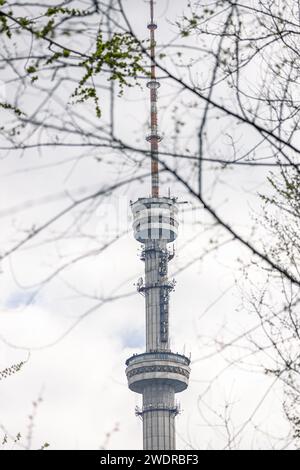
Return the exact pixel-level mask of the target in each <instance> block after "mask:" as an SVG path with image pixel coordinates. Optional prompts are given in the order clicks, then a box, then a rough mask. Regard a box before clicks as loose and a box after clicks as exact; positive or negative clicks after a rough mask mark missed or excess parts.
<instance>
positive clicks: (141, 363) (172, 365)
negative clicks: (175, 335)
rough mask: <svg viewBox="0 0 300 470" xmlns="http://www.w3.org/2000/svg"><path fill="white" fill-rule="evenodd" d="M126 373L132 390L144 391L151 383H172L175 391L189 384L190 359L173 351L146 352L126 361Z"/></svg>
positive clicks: (180, 390) (181, 389) (183, 388)
mask: <svg viewBox="0 0 300 470" xmlns="http://www.w3.org/2000/svg"><path fill="white" fill-rule="evenodd" d="M126 365H127V369H126V375H127V380H128V386H129V388H130V390H132V391H133V392H136V393H143V392H144V389H145V387H147V386H148V385H149V384H151V383H164V384H168V385H171V386H172V387H173V389H174V392H175V393H178V392H182V391H183V390H185V389H186V388H187V386H188V381H189V376H190V367H189V365H190V359H189V358H188V357H186V356H183V355H181V354H174V353H172V352H159V351H158V352H146V353H143V354H136V355H134V356H131V357H130V358H129V359H127V361H126Z"/></svg>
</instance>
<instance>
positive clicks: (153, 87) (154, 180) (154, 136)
mask: <svg viewBox="0 0 300 470" xmlns="http://www.w3.org/2000/svg"><path fill="white" fill-rule="evenodd" d="M148 29H149V30H150V55H151V80H150V81H149V82H148V83H147V87H148V88H149V89H150V103H151V132H150V135H148V136H147V138H146V140H147V141H148V142H150V144H151V193H152V197H159V175H158V143H159V142H160V141H161V137H160V136H159V134H158V127H157V89H158V88H159V87H160V84H159V83H158V81H157V79H156V64H155V46H156V43H155V30H156V29H157V24H156V23H155V22H154V0H150V23H149V24H148Z"/></svg>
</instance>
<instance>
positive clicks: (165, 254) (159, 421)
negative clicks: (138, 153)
mask: <svg viewBox="0 0 300 470" xmlns="http://www.w3.org/2000/svg"><path fill="white" fill-rule="evenodd" d="M150 16H151V19H150V23H149V24H148V28H149V30H150V51H151V80H150V81H149V82H148V84H147V86H148V88H149V89H150V101H151V132H150V134H149V135H148V136H147V141H148V142H150V144H151V197H145V198H139V199H138V200H137V201H136V202H134V203H132V204H131V209H132V213H133V229H134V236H135V238H136V240H137V241H138V242H140V243H141V244H142V245H143V251H142V256H141V259H142V260H143V261H144V262H145V280H143V279H142V278H140V279H139V281H138V284H137V290H138V291H139V292H140V293H141V294H142V295H143V296H144V297H145V309H146V351H145V352H144V353H142V354H135V355H133V356H131V357H130V358H129V359H128V360H127V361H126V366H127V368H126V375H127V380H128V386H129V388H130V390H132V391H134V392H136V393H139V394H141V395H142V396H143V405H142V408H141V409H137V410H136V414H137V415H139V416H140V417H141V418H142V420H143V447H144V449H146V450H174V449H175V448H176V443H175V417H176V415H177V414H178V412H179V410H178V406H177V405H176V403H175V394H176V393H179V392H182V391H183V390H185V389H186V388H187V386H188V381H189V375H190V368H189V365H190V359H189V358H187V357H185V356H184V355H181V354H177V353H176V354H175V353H173V352H171V349H170V335H169V296H170V293H171V292H172V290H173V289H174V282H170V281H169V279H168V262H169V261H170V260H171V259H172V258H173V256H174V252H170V251H169V249H168V244H169V243H171V242H173V241H174V240H175V239H176V237H177V229H178V221H177V213H178V208H177V205H176V199H175V198H171V197H162V196H160V194H159V173H158V144H159V142H160V140H161V137H160V136H159V134H158V127H157V126H158V125H157V89H158V88H159V83H158V82H157V80H156V70H155V69H156V67H155V30H156V28H157V25H156V24H155V23H154V2H153V0H150Z"/></svg>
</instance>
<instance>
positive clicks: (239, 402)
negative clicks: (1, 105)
mask: <svg viewBox="0 0 300 470" xmlns="http://www.w3.org/2000/svg"><path fill="white" fill-rule="evenodd" d="M183 3H186V2H182V1H180V0H172V1H167V0H160V1H158V2H157V4H158V5H157V12H158V13H157V19H158V24H159V31H158V42H159V43H164V42H167V41H168V40H170V39H172V38H173V37H174V36H175V34H176V27H175V25H174V24H172V21H174V20H175V19H176V18H178V16H179V15H181V13H182V11H183V6H182V4H183ZM124 5H125V7H126V11H127V13H128V16H129V18H130V19H131V21H132V24H133V26H134V28H135V31H136V32H137V33H138V34H139V37H141V38H145V37H147V29H146V24H147V21H148V9H147V4H146V3H145V2H143V1H142V0H128V1H124ZM201 67H204V65H203V64H202V65H201V64H200V65H199V68H200V71H199V73H201ZM183 73H184V72H183ZM3 82H4V85H3V87H2V88H1V90H4V93H5V94H6V95H7V94H9V93H10V90H11V87H13V86H14V85H13V84H7V85H5V80H3ZM160 97H161V98H160V108H161V112H160V117H161V119H160V125H161V129H162V131H163V133H164V134H165V140H164V146H165V148H171V145H172V144H171V141H170V140H168V139H169V137H168V131H170V129H171V127H172V122H171V113H172V108H173V107H174V105H175V103H174V95H173V94H172V84H168V83H165V82H164V80H162V87H161V89H160ZM61 98H62V99H65V101H67V98H68V97H67V96H61ZM177 99H178V106H179V107H180V106H181V104H182V102H181V97H180V96H178V97H177ZM33 103H34V100H33ZM24 105H25V106H26V107H27V109H30V106H32V103H31V102H30V98H29V97H27V98H24ZM82 109H84V108H82ZM103 110H104V115H103V119H104V120H105V119H106V118H107V113H108V109H107V103H106V102H105V100H104V102H103ZM1 112H2V111H1V110H0V113H1ZM0 116H1V115H0ZM3 116H5V115H4V114H3ZM83 118H84V116H83ZM147 119H148V93H147V89H146V88H145V87H142V88H141V89H139V88H136V89H131V90H125V92H124V96H123V97H120V98H118V99H117V113H116V126H118V132H119V133H120V135H121V136H122V137H125V138H126V140H127V141H128V142H131V143H133V144H136V143H140V144H141V142H143V138H144V132H145V131H146V127H145V123H146V122H147ZM185 123H186V125H185V129H186V130H185V133H184V136H183V137H182V139H184V138H185V139H186V145H189V146H190V147H191V148H192V149H194V147H195V145H196V142H195V140H194V137H195V136H194V135H193V132H194V121H192V120H191V122H189V117H187V116H185ZM221 125H222V124H220V126H221ZM215 132H216V134H218V132H220V129H219V130H218V129H216V131H215ZM249 139H251V135H250V133H249ZM101 152H104V151H103V150H100V151H98V155H99V157H101ZM79 153H80V151H79V150H78V149H77V150H76V149H72V148H67V149H66V148H63V149H62V148H59V147H57V148H53V147H52V148H51V149H49V150H45V151H43V154H42V155H41V154H39V152H38V151H36V150H32V151H26V153H25V156H24V157H22V158H20V154H17V152H11V153H10V155H9V156H7V155H6V154H5V155H4V154H3V156H2V158H1V160H0V215H1V218H0V241H1V244H2V248H1V251H2V250H5V249H7V247H9V246H11V245H12V244H13V243H14V242H15V241H16V240H17V239H18V237H20V236H21V235H22V231H25V230H27V229H28V228H30V227H31V226H33V225H34V224H37V225H38V224H39V223H41V222H42V221H43V220H46V219H47V218H49V217H51V216H52V215H53V214H55V213H56V212H57V211H58V210H60V209H62V208H64V207H66V204H68V203H69V199H68V198H65V197H64V198H58V199H57V200H55V201H53V202H47V203H45V201H44V202H41V203H38V201H41V199H43V198H44V197H45V196H48V195H53V194H55V195H59V194H60V192H61V191H64V190H65V189H68V190H69V191H72V190H75V189H76V188H85V189H86V191H87V192H88V193H89V192H90V190H92V191H93V190H95V188H97V187H98V186H99V185H101V184H108V182H109V183H113V182H114V181H117V180H118V178H119V174H120V169H121V165H119V166H117V167H114V166H109V165H108V166H107V167H106V170H105V171H101V172H100V171H99V164H98V163H97V162H96V161H95V159H94V158H89V154H88V151H87V152H86V153H85V154H84V153H83V152H81V153H82V154H83V155H82V158H81V159H80V160H77V161H76V164H75V165H74V161H70V162H69V163H64V164H63V165H60V166H53V167H50V168H49V167H47V168H43V166H44V165H47V164H49V163H50V162H51V164H53V163H61V162H63V160H66V159H71V158H73V157H77V156H78V155H79ZM32 167H34V168H35V170H32V171H28V168H32ZM36 167H39V168H38V169H36ZM146 167H147V164H145V168H146ZM266 174H267V173H266V171H265V170H264V171H262V170H261V169H258V168H251V167H235V168H234V169H231V170H227V171H226V172H223V173H221V174H220V176H219V181H218V184H213V183H215V180H214V177H213V174H212V171H211V169H210V167H209V166H207V167H206V171H205V174H204V176H205V178H204V188H205V191H206V194H207V197H209V198H210V199H211V200H213V201H214V204H215V207H218V208H219V210H222V215H223V217H225V218H226V219H227V220H229V221H230V222H232V223H235V226H236V227H238V228H239V230H240V231H241V232H242V233H250V228H249V227H250V225H251V223H252V222H251V221H253V220H254V217H255V216H256V215H257V214H258V213H259V210H260V202H259V199H258V197H257V192H258V191H263V190H265V191H268V188H267V187H266V186H265V177H266ZM167 191H168V188H167V187H164V188H163V191H162V192H163V193H165V194H167ZM148 192H149V182H148V181H145V182H144V184H140V183H132V184H131V185H130V187H129V188H128V187H126V188H123V189H122V188H121V189H120V190H118V191H117V192H116V193H114V195H113V196H112V197H111V198H104V199H103V200H102V201H101V203H100V204H99V205H98V207H97V208H96V211H95V213H94V216H93V218H88V217H86V226H87V227H88V230H89V232H93V233H94V234H97V237H98V242H99V241H101V243H103V244H104V243H106V242H107V241H109V240H111V239H112V238H113V237H114V235H115V233H120V232H123V231H125V232H126V233H124V234H123V235H122V236H121V238H120V239H119V240H117V241H115V242H114V243H113V244H112V246H110V247H109V248H108V249H107V250H105V251H104V252H103V253H101V254H100V255H98V256H91V257H88V258H87V259H85V260H84V261H82V262H81V263H78V264H77V265H76V266H73V267H72V269H68V270H66V272H64V273H63V274H62V275H59V276H57V278H56V279H54V280H53V281H52V282H50V283H48V284H47V285H46V286H45V287H44V288H42V289H41V290H39V292H38V293H37V292H36V290H37V288H36V286H37V283H39V282H40V280H41V279H43V278H47V276H49V273H51V272H52V271H53V269H55V268H57V267H58V266H59V265H60V264H61V262H62V259H63V258H62V256H67V255H68V254H69V255H72V254H74V255H76V254H78V255H80V254H81V253H83V252H84V251H85V250H91V249H93V247H94V244H93V241H90V240H88V239H82V238H80V237H78V238H76V237H75V236H68V235H66V236H65V237H64V238H63V239H62V240H60V241H59V242H57V243H55V242H54V243H53V242H51V243H47V236H45V237H44V238H43V237H42V238H41V240H36V242H35V243H34V244H32V245H31V247H30V249H29V248H28V249H26V248H25V247H24V249H23V250H22V251H20V252H18V253H16V254H15V255H13V256H12V257H11V258H10V259H9V260H6V261H5V262H3V264H2V266H1V270H2V271H1V274H0V337H1V342H0V369H1V370H2V369H5V368H6V367H8V366H10V365H11V364H14V363H16V362H20V361H24V360H26V359H28V362H27V363H26V364H25V365H24V367H23V368H22V370H21V371H20V372H18V373H17V374H15V375H14V376H11V377H9V378H8V379H7V380H2V381H1V382H0V424H1V425H3V426H4V427H5V428H6V429H7V430H8V431H9V432H10V433H11V434H12V435H16V434H17V433H18V432H20V433H21V434H22V436H23V439H24V441H26V435H27V433H28V422H29V421H28V416H29V415H30V414H31V412H32V401H34V400H36V399H37V398H38V397H39V396H41V397H42V402H41V403H40V405H39V408H38V412H37V415H36V418H35V420H34V431H33V448H39V447H40V446H41V445H42V444H43V443H44V442H48V443H49V444H50V446H51V449H98V448H100V447H101V446H103V445H106V446H108V448H111V449H139V448H141V447H142V423H141V421H140V419H139V418H137V417H135V414H134V409H135V406H136V405H140V397H139V396H138V395H136V394H134V393H132V392H130V391H129V390H128V388H127V382H126V376H125V360H126V359H127V358H128V357H129V356H131V355H132V354H133V353H136V352H142V351H143V350H144V347H145V346H144V343H145V341H144V329H145V324H144V299H143V297H142V296H140V295H139V294H138V293H136V291H135V286H134V283H135V282H136V280H137V279H138V278H139V277H140V276H141V275H142V274H143V263H142V262H141V261H140V260H139V257H138V249H139V245H138V244H137V243H136V241H135V240H134V239H133V234H132V230H131V215H130V210H129V201H130V199H135V198H137V197H141V196H145V195H147V194H148ZM74 194H75V193H74ZM172 194H173V195H175V196H178V197H179V200H180V201H187V202H188V204H187V205H185V206H181V207H184V208H185V212H181V214H180V219H181V227H180V232H179V237H178V240H177V241H176V244H175V248H176V257H175V259H174V260H173V261H172V262H171V263H170V271H171V274H170V275H171V276H172V274H173V273H175V277H176V281H177V285H176V291H175V292H174V293H173V294H172V296H171V306H170V315H171V317H170V323H171V337H172V350H173V351H174V352H177V351H178V352H180V353H182V352H184V353H185V354H187V355H189V354H190V353H191V357H192V365H191V367H192V373H191V380H190V386H189V388H188V389H187V391H185V392H183V393H182V394H179V395H177V396H176V398H177V400H178V401H179V402H180V404H181V408H182V413H181V414H180V415H179V417H178V418H177V446H178V448H179V449H189V448H195V449H200V448H204V449H205V448H212V449H218V448H223V447H224V446H226V442H227V436H226V432H225V431H224V429H223V428H222V427H220V421H219V419H218V416H217V415H218V414H220V413H221V414H222V413H224V412H226V404H227V405H228V403H230V405H232V408H231V407H230V410H231V411H230V413H231V419H232V422H233V423H234V428H235V430H236V431H237V434H238V435H237V437H236V442H235V443H236V444H238V445H239V447H240V448H249V447H252V446H253V447H256V448H268V446H270V445H271V444H270V437H269V435H268V433H269V432H271V434H272V435H274V437H281V436H282V437H284V436H285V434H286V432H287V430H288V427H287V425H286V423H285V420H284V418H283V415H282V409H281V403H282V393H283V392H282V390H281V387H280V386H279V385H278V386H277V385H276V384H275V385H274V383H273V382H274V378H272V377H268V376H264V375H263V374H261V373H260V365H261V360H260V358H255V357H250V358H247V360H246V362H247V367H246V365H245V364H244V365H237V366H235V365H234V364H231V366H230V367H229V364H230V363H232V362H234V360H235V358H238V357H240V356H241V354H242V351H241V350H238V351H235V350H234V349H231V350H230V352H228V354H227V353H224V355H222V356H221V355H219V354H216V350H217V346H216V344H215V343H214V342H213V339H214V338H215V339H216V338H217V339H218V340H223V341H224V342H226V341H227V340H228V339H230V338H234V337H235V336H238V335H239V334H241V333H242V332H244V331H246V330H247V329H250V328H252V327H253V326H254V325H256V324H257V318H256V317H255V316H254V315H251V313H249V310H248V309H247V307H246V301H245V298H243V295H242V291H243V286H244V280H243V276H244V273H243V271H242V269H241V264H240V262H239V259H240V258H242V259H243V260H244V262H247V260H248V259H249V258H248V253H247V252H246V251H245V249H241V247H240V246H239V245H238V244H237V243H226V244H224V246H223V247H222V248H220V249H219V250H218V252H212V254H208V255H207V256H205V257H204V258H203V259H197V258H199V256H200V255H201V253H203V251H204V250H205V249H206V247H208V246H209V241H210V238H211V236H217V237H220V240H221V241H222V242H225V241H227V240H228V239H229V237H228V236H227V235H226V234H224V233H222V232H219V231H216V232H214V233H213V234H212V232H211V231H208V232H207V233H206V232H205V230H204V223H207V221H208V220H209V219H208V218H207V215H206V214H204V212H203V210H202V209H201V208H200V207H198V206H197V205H196V204H195V201H194V200H193V199H192V197H191V196H190V195H188V194H187V193H186V192H185V191H184V190H183V189H182V188H181V187H180V186H179V185H176V186H172ZM26 201H36V202H35V203H34V204H32V207H29V208H27V209H26V210H22V211H19V210H16V211H15V213H13V215H10V214H9V215H7V214H5V213H4V211H6V210H7V209H8V208H21V207H22V204H23V203H24V202H26ZM192 208H193V209H194V210H191V209H192ZM72 221H73V219H72V218H66V220H64V221H62V222H61V223H58V224H56V226H55V228H53V230H52V232H51V236H52V239H53V237H55V234H59V233H61V232H63V231H66V233H67V228H68V226H69V225H70V224H72ZM71 232H72V231H71ZM23 233H25V232H23ZM41 241H43V243H40V242H41ZM183 268H184V269H183ZM177 271H178V273H177V274H176V272H177ZM115 293H118V294H127V293H128V294H130V295H128V296H125V297H124V298H122V299H120V300H115V301H113V302H107V303H105V304H104V305H103V306H101V307H98V308H96V309H95V310H94V311H92V312H91V313H89V314H87V315H85V316H84V318H82V319H81V320H80V321H79V322H78V324H77V321H78V319H79V317H80V316H81V315H82V314H84V313H85V312H87V311H88V310H89V309H90V308H91V307H93V306H94V305H95V304H96V302H95V301H94V300H93V299H92V298H91V296H93V295H98V296H104V297H109V296H111V295H114V294H115ZM33 295H34V296H35V297H34V300H33V301H31V300H32V296H33ZM73 326H74V328H73ZM69 330H70V331H69ZM66 332H68V334H66V335H65V333H66ZM64 335H65V336H64ZM29 351H30V352H29ZM245 353H247V351H245ZM245 355H246V354H245ZM205 357H206V359H205ZM216 377H217V378H216ZM212 379H215V380H214V381H213V383H212V386H211V388H209V389H208V391H207V393H206V394H205V398H204V401H203V402H199V400H198V397H199V395H200V394H202V393H203V392H204V391H205V390H206V388H207V387H208V385H209V384H210V383H211V380H212ZM263 397H264V400H262V398H263ZM260 401H261V403H260ZM252 415H253V417H252ZM245 422H246V423H247V424H246V425H245V426H243V427H241V426H242V424H243V423H245ZM255 426H259V428H260V429H261V430H262V431H263V432H256V431H255V429H254V428H255ZM116 427H117V429H118V430H117V431H115V432H113V433H112V435H111V437H110V439H109V442H107V441H106V439H107V436H106V435H107V433H109V432H111V431H112V430H113V429H115V428H116Z"/></svg>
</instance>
